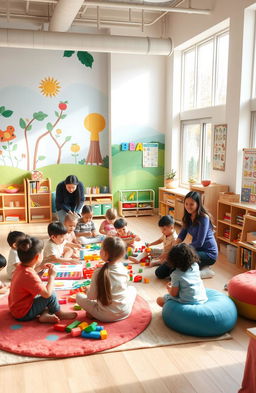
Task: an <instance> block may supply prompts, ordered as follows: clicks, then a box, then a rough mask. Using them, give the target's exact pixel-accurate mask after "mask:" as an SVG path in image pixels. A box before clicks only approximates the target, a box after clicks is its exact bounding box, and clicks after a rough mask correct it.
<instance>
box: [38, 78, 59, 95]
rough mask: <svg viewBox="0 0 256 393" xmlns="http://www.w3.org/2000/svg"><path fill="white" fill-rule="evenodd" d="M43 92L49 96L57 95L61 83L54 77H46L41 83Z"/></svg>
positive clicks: (40, 87) (40, 86)
mask: <svg viewBox="0 0 256 393" xmlns="http://www.w3.org/2000/svg"><path fill="white" fill-rule="evenodd" d="M39 89H41V93H42V94H43V95H44V96H47V97H55V96H56V95H57V94H58V93H59V90H60V83H59V82H58V81H57V80H56V79H54V78H50V77H48V78H44V79H42V80H41V84H40V85H39Z"/></svg>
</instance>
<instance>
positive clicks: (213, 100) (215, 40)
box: [180, 28, 229, 112]
mask: <svg viewBox="0 0 256 393" xmlns="http://www.w3.org/2000/svg"><path fill="white" fill-rule="evenodd" d="M223 35H229V28H226V29H224V30H221V31H219V32H218V33H216V34H213V35H211V36H210V37H207V38H205V39H204V40H201V41H198V42H197V43H196V44H194V45H191V46H189V47H188V48H186V49H184V50H183V51H182V53H181V62H182V63H181V101H180V107H181V112H186V111H189V110H197V109H202V108H206V107H197V90H198V48H199V47H200V46H201V45H204V44H205V43H206V42H208V41H213V59H212V61H213V64H212V86H211V87H212V94H211V104H210V106H217V105H225V103H224V104H216V87H217V60H218V39H219V37H221V36H223ZM192 50H195V60H194V61H195V63H194V69H195V72H194V95H193V100H192V101H193V107H192V108H184V101H185V100H184V97H185V94H184V92H185V82H184V81H185V54H186V53H188V52H190V51H192ZM226 91H227V89H226Z"/></svg>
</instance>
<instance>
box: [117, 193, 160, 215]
mask: <svg viewBox="0 0 256 393" xmlns="http://www.w3.org/2000/svg"><path fill="white" fill-rule="evenodd" d="M154 209H155V191H154V190H152V189H141V190H120V191H119V202H118V213H119V215H120V216H121V217H131V216H135V217H138V216H148V215H153V214H154Z"/></svg>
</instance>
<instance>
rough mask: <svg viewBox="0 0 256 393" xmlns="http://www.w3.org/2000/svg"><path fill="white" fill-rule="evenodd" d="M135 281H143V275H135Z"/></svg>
mask: <svg viewBox="0 0 256 393" xmlns="http://www.w3.org/2000/svg"><path fill="white" fill-rule="evenodd" d="M133 281H134V282H141V281H142V276H139V275H137V276H135V277H134V279H133Z"/></svg>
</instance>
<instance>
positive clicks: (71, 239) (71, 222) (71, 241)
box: [64, 213, 82, 258]
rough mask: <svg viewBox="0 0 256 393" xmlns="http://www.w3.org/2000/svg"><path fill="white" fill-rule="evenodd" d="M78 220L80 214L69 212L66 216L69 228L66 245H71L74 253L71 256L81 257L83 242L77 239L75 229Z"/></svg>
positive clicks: (66, 225) (65, 219)
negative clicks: (80, 250)
mask: <svg viewBox="0 0 256 393" xmlns="http://www.w3.org/2000/svg"><path fill="white" fill-rule="evenodd" d="M77 222H78V216H77V215H74V214H73V213H72V214H69V213H67V214H66V216H65V218H64V225H65V227H66V229H67V234H66V243H65V247H71V248H72V249H73V254H72V255H71V258H79V249H80V248H82V246H81V244H80V243H79V241H78V240H77V237H76V234H75V229H76V225H77Z"/></svg>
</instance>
